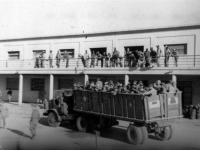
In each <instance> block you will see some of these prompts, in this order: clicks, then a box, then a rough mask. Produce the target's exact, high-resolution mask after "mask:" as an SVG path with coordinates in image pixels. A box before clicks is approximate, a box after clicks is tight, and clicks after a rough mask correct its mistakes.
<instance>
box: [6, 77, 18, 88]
mask: <svg viewBox="0 0 200 150" xmlns="http://www.w3.org/2000/svg"><path fill="white" fill-rule="evenodd" d="M6 89H7V90H8V89H10V90H18V89H19V79H18V78H7V88H6Z"/></svg>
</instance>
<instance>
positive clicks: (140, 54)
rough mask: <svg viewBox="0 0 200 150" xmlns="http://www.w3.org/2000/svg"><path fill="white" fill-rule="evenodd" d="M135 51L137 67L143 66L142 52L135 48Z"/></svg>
mask: <svg viewBox="0 0 200 150" xmlns="http://www.w3.org/2000/svg"><path fill="white" fill-rule="evenodd" d="M136 53H137V55H138V57H139V58H138V63H137V67H145V59H144V53H143V52H140V51H138V50H136Z"/></svg>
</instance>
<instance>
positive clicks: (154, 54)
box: [150, 47, 157, 63]
mask: <svg viewBox="0 0 200 150" xmlns="http://www.w3.org/2000/svg"><path fill="white" fill-rule="evenodd" d="M156 55H157V53H156V51H155V50H153V47H151V48H150V56H151V62H152V63H156Z"/></svg>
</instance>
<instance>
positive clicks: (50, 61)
mask: <svg viewBox="0 0 200 150" xmlns="http://www.w3.org/2000/svg"><path fill="white" fill-rule="evenodd" d="M52 63H53V53H52V51H50V54H49V68H53V65H52Z"/></svg>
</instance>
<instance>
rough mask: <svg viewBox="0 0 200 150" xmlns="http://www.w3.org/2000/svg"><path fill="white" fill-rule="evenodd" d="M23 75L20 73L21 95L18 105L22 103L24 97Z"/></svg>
mask: <svg viewBox="0 0 200 150" xmlns="http://www.w3.org/2000/svg"><path fill="white" fill-rule="evenodd" d="M23 80H24V79H23V75H22V74H20V75H19V96H18V105H21V104H22V98H23Z"/></svg>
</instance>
